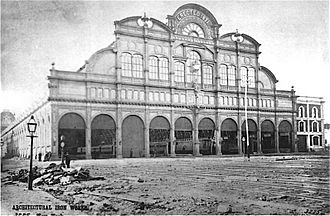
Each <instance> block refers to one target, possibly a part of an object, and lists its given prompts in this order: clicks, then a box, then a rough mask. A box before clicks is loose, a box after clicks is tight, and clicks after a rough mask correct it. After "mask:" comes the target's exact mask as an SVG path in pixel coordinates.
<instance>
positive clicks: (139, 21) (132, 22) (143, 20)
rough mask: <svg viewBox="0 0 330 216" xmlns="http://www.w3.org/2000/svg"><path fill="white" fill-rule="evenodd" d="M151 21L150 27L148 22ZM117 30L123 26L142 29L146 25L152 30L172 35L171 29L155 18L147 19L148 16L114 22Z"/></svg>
mask: <svg viewBox="0 0 330 216" xmlns="http://www.w3.org/2000/svg"><path fill="white" fill-rule="evenodd" d="M149 21H151V22H150V23H151V25H150V26H148V24H149V23H148V22H149ZM114 24H115V27H116V30H118V28H120V27H121V26H129V27H135V28H142V27H143V24H146V27H148V28H149V29H151V30H158V31H165V32H168V33H170V32H171V29H170V28H169V27H168V26H167V25H166V24H165V23H163V22H161V21H159V20H157V19H155V18H152V17H150V18H147V17H146V16H144V17H142V16H131V17H126V18H124V19H122V20H119V21H115V22H114Z"/></svg>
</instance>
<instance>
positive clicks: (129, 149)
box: [122, 115, 145, 158]
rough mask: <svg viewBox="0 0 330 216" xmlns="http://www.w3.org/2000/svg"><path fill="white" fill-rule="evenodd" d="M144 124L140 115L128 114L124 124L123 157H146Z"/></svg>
mask: <svg viewBox="0 0 330 216" xmlns="http://www.w3.org/2000/svg"><path fill="white" fill-rule="evenodd" d="M144 141H145V140H144V124H143V121H142V120H141V119H140V117H138V116H134V115H132V116H128V117H126V118H125V119H124V121H123V126H122V148H123V157H124V158H128V157H144V156H145V154H144V153H145V152H144V149H145V147H144Z"/></svg>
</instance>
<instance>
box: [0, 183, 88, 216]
mask: <svg viewBox="0 0 330 216" xmlns="http://www.w3.org/2000/svg"><path fill="white" fill-rule="evenodd" d="M25 205H29V208H40V210H39V209H34V210H21V209H22V208H26V207H27V206H25ZM35 205H41V206H38V207H36V206H35ZM55 206H62V207H64V208H65V207H66V210H65V211H64V210H55ZM13 208H14V209H13ZM19 208H21V209H20V210H16V209H19ZM24 213H25V215H53V216H55V215H81V214H82V212H81V211H72V210H70V206H69V205H67V204H66V203H65V202H63V201H61V200H59V199H56V198H54V197H53V196H52V195H50V194H49V193H47V192H45V191H42V190H40V189H39V188H36V187H34V188H33V190H32V191H30V190H28V189H27V183H17V184H16V183H15V184H12V185H11V184H7V185H5V186H4V185H2V186H1V215H23V214H24ZM26 213H29V214H26Z"/></svg>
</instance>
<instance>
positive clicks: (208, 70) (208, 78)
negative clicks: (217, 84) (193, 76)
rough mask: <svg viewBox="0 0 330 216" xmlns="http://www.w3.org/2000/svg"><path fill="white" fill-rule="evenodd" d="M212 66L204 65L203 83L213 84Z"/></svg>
mask: <svg viewBox="0 0 330 216" xmlns="http://www.w3.org/2000/svg"><path fill="white" fill-rule="evenodd" d="M212 78H213V76H212V67H210V66H204V67H203V83H204V84H209V85H212V83H213V82H212Z"/></svg>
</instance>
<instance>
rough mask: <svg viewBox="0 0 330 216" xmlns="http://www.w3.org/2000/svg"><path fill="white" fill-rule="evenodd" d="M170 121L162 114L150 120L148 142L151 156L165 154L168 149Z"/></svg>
mask: <svg viewBox="0 0 330 216" xmlns="http://www.w3.org/2000/svg"><path fill="white" fill-rule="evenodd" d="M169 140H170V123H169V122H168V120H167V119H166V118H165V117H163V116H157V117H155V118H153V119H152V120H151V122H150V127H149V143H150V155H151V156H154V157H155V156H167V155H168V153H169V152H170V151H171V150H170V148H171V147H170V143H169Z"/></svg>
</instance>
